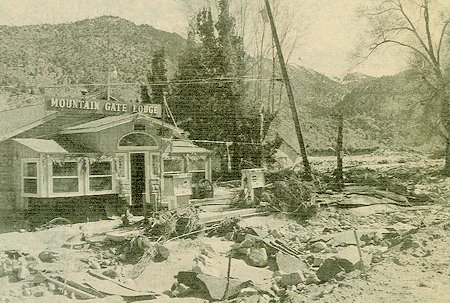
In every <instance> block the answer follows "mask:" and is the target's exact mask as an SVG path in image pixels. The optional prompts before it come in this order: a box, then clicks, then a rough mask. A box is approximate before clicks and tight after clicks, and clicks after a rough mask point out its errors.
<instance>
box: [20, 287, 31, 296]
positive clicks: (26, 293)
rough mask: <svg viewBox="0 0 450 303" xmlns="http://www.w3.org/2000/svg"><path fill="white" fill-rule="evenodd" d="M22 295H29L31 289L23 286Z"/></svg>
mask: <svg viewBox="0 0 450 303" xmlns="http://www.w3.org/2000/svg"><path fill="white" fill-rule="evenodd" d="M22 295H23V296H24V297H29V296H31V290H30V289H29V288H24V289H23V290H22Z"/></svg>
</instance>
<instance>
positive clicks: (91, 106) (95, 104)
mask: <svg viewBox="0 0 450 303" xmlns="http://www.w3.org/2000/svg"><path fill="white" fill-rule="evenodd" d="M46 106H47V109H50V110H57V111H69V112H80V113H96V114H105V115H108V114H110V115H117V114H121V113H141V114H146V115H149V116H152V117H157V118H160V117H161V105H160V104H143V103H128V102H117V101H111V100H110V101H107V100H100V99H83V98H79V99H74V98H58V97H50V98H48V99H47V100H46Z"/></svg>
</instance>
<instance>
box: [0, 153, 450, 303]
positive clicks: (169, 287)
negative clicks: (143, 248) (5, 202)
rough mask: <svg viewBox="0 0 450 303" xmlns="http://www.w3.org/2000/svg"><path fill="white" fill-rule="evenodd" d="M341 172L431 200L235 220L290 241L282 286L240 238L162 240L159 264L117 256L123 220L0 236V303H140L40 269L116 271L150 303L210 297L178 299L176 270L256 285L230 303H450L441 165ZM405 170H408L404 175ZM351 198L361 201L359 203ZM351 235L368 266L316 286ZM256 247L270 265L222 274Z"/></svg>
mask: <svg viewBox="0 0 450 303" xmlns="http://www.w3.org/2000/svg"><path fill="white" fill-rule="evenodd" d="M330 163H332V159H329V158H314V159H313V164H314V165H315V167H319V166H322V168H323V169H324V170H325V168H327V167H329V165H330ZM346 165H358V166H364V167H365V168H369V169H373V170H375V171H376V172H378V173H393V172H396V176H397V177H398V178H400V179H402V178H407V180H413V181H414V182H412V181H410V182H409V183H408V181H404V180H403V179H402V180H403V181H404V182H405V183H406V184H407V186H408V187H410V189H411V190H413V191H415V192H417V193H418V194H427V195H428V196H430V197H432V198H433V199H432V202H431V201H430V202H429V203H420V204H416V205H414V204H413V205H409V206H402V205H398V204H395V203H382V204H373V205H362V206H360V207H355V208H342V207H339V206H338V205H336V204H335V203H324V204H322V206H321V208H320V209H319V212H318V213H317V215H316V216H314V217H313V218H310V219H308V220H306V221H298V220H294V219H292V218H289V217H288V216H286V215H284V214H279V213H271V214H269V215H264V216H253V217H248V218H244V219H241V220H240V221H239V223H238V227H239V228H240V230H241V231H248V230H256V231H258V233H259V234H266V235H268V236H267V238H266V239H271V241H272V240H273V241H276V240H278V241H279V243H286V244H287V247H288V249H291V250H294V251H295V252H297V253H296V254H297V256H296V257H297V258H298V259H299V260H301V261H302V262H303V263H304V264H305V267H303V268H302V269H301V271H302V273H301V278H300V280H299V281H300V282H299V283H296V282H293V283H290V282H288V283H287V285H286V284H283V283H284V282H282V280H283V279H284V277H285V273H283V272H280V268H281V265H280V264H277V261H276V258H275V256H276V253H278V251H277V250H273V249H270V248H269V247H266V246H264V245H262V244H261V243H263V242H261V241H259V240H258V241H254V242H252V243H253V244H251V245H253V246H251V245H250V246H249V247H248V248H247V247H244V244H243V243H244V242H245V241H242V239H241V240H240V241H236V239H234V238H233V239H232V238H230V237H229V235H225V236H224V235H223V234H214V235H213V236H207V235H206V234H205V233H200V234H198V235H196V236H195V237H193V238H190V239H176V240H173V241H167V242H162V245H164V247H165V248H166V249H167V251H168V252H169V254H168V256H166V257H167V258H165V259H164V260H158V261H151V260H150V261H146V262H143V259H140V261H138V262H137V263H136V262H128V261H129V260H126V259H124V258H123V253H122V254H121V251H122V249H123V247H124V245H125V246H126V243H128V242H125V244H124V242H111V241H110V240H107V239H106V236H105V234H106V233H108V232H110V231H111V230H114V229H115V228H117V227H118V226H119V225H120V224H121V221H120V220H103V221H97V222H90V223H80V224H72V225H64V226H57V227H53V228H50V229H45V230H40V231H34V232H28V231H23V230H22V231H21V232H19V231H15V232H9V233H3V234H0V250H1V253H0V265H1V266H0V302H75V301H84V302H109V303H114V302H131V301H136V298H135V297H133V298H130V297H121V296H119V295H113V296H109V297H106V298H103V299H91V300H77V299H75V297H74V296H73V295H71V294H70V292H68V291H67V290H64V289H60V288H55V287H54V285H52V284H51V283H49V282H48V281H41V280H39V279H36V277H37V274H36V273H37V272H44V273H45V274H46V275H50V276H52V275H59V276H61V277H64V278H67V279H71V278H72V277H73V279H75V277H76V278H77V279H78V280H77V281H88V280H89V278H88V276H89V275H88V274H87V271H88V270H90V269H96V270H100V271H103V272H104V271H106V270H112V272H113V273H114V274H115V275H117V276H116V277H114V279H115V280H117V281H120V282H121V283H123V284H124V285H128V286H129V287H131V288H133V289H135V290H139V291H152V292H155V293H158V294H160V296H158V297H157V299H154V300H153V299H152V300H150V299H148V298H146V299H145V300H141V302H166V301H167V302H169V301H170V302H177V301H179V302H204V301H205V300H207V298H205V296H204V295H199V294H198V293H196V292H195V291H194V292H186V293H184V294H180V293H178V294H176V293H175V292H174V287H175V286H176V285H177V284H178V282H177V278H176V277H175V276H176V275H177V274H178V273H179V272H180V271H192V270H194V271H196V272H197V273H203V274H208V275H211V276H215V277H220V278H225V277H226V276H227V274H228V273H227V272H228V270H229V271H230V277H231V278H236V279H240V280H242V281H248V280H251V281H252V282H253V283H252V284H251V285H253V286H250V287H247V288H246V289H245V290H241V292H240V293H239V295H238V296H237V297H236V298H234V299H232V301H233V302H234V301H235V302H330V303H331V302H360V303H365V302H405V303H410V302H450V271H449V262H450V258H449V257H450V232H449V231H450V178H443V177H440V176H439V175H438V174H436V173H435V171H436V170H437V169H438V167H439V165H441V162H440V161H437V160H431V159H427V158H423V157H419V156H416V155H390V156H389V157H386V156H384V157H381V156H380V157H375V156H373V157H364V156H361V157H358V158H352V159H347V163H346ZM417 171H422V173H421V174H420V177H419V176H418V175H414V174H415V173H416V172H417ZM407 172H412V173H410V175H409V176H408V174H407ZM354 198H355V197H354V196H352V195H345V194H344V195H343V194H336V193H327V194H325V195H321V201H324V200H326V201H336V200H338V201H342V200H343V201H346V200H349V199H354ZM357 198H358V199H359V200H361V199H363V200H364V199H366V197H365V196H358V197H357ZM359 200H358V201H359ZM364 201H366V200H364ZM353 231H357V233H358V235H359V239H360V241H361V243H359V244H360V247H361V253H362V255H363V256H364V257H365V256H370V261H365V262H364V265H363V266H361V264H360V263H358V264H359V265H358V267H356V266H355V268H352V270H349V271H348V272H347V270H345V271H341V272H340V273H338V274H336V275H330V277H329V279H328V277H327V278H326V279H325V278H322V279H318V278H317V277H318V276H320V275H319V273H320V271H321V268H322V267H323V266H325V265H324V264H325V263H326V262H328V261H327V260H329V261H330V262H331V263H332V262H334V261H336V260H337V259H336V258H337V256H338V255H340V254H342V253H343V252H344V251H348V250H350V251H351V256H350V257H349V258H350V259H351V257H352V254H353V255H358V250H357V245H355V244H356V243H355V238H353V237H352V236H351V235H353ZM349 235H350V236H349ZM246 239H247V238H246ZM250 239H252V238H250ZM236 242H237V243H236ZM247 242H251V241H247ZM255 243H256V244H255ZM68 244H70V245H68ZM78 244H80V245H78ZM261 247H266V248H267V256H266V259H267V260H263V261H264V263H263V264H258V265H256V266H255V264H252V263H251V262H249V259H248V258H247V257H245V256H243V255H242V254H241V255H239V254H235V255H233V258H232V261H231V263H230V264H231V266H230V268H228V260H229V259H228V255H229V253H230V251H232V250H233V249H234V250H237V251H239V252H242V251H244V250H246V253H247V256H250V255H249V254H248V251H251V250H255V251H256V250H258V251H260V249H261ZM243 249H244V250H243ZM42 252H52V253H54V254H56V255H57V258H55V259H54V260H51V262H49V260H43V258H42V254H41V253H42ZM262 259H263V258H262ZM364 260H366V259H364ZM259 261H261V260H260V259H259ZM357 261H358V262H359V259H358V258H357ZM252 262H254V261H252ZM292 266H294V265H293V264H292ZM277 267H278V268H277ZM137 269H138V274H136V270H137ZM293 272H298V270H293ZM83 279H84V280H83ZM324 280H327V281H324ZM174 285H175V286H174ZM255 289H256V290H255ZM175 295H177V296H178V297H175Z"/></svg>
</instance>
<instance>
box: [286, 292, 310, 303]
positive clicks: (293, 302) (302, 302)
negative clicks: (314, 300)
mask: <svg viewBox="0 0 450 303" xmlns="http://www.w3.org/2000/svg"><path fill="white" fill-rule="evenodd" d="M283 302H286V303H306V302H308V298H306V297H305V296H303V295H301V294H299V293H297V292H295V291H287V292H286V297H285V298H284V300H283Z"/></svg>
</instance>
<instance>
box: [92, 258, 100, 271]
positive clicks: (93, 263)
mask: <svg viewBox="0 0 450 303" xmlns="http://www.w3.org/2000/svg"><path fill="white" fill-rule="evenodd" d="M89 267H90V268H92V269H100V268H101V266H100V263H98V261H97V260H95V259H90V260H89Z"/></svg>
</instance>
